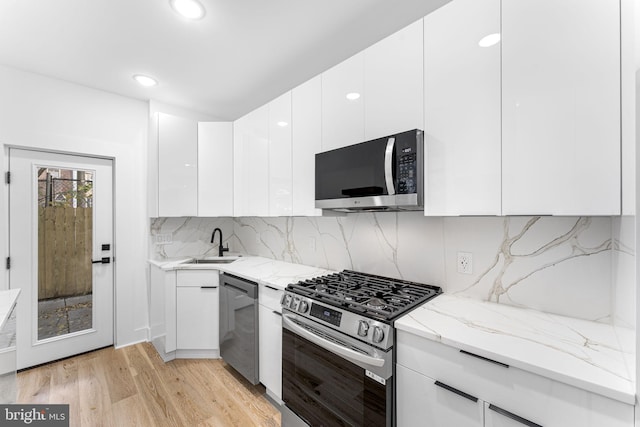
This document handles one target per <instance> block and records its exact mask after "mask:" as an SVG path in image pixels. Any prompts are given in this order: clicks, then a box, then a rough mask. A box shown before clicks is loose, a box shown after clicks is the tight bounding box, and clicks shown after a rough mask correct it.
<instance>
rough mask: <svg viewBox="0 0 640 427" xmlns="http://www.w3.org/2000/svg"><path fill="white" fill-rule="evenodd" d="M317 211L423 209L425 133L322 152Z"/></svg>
mask: <svg viewBox="0 0 640 427" xmlns="http://www.w3.org/2000/svg"><path fill="white" fill-rule="evenodd" d="M315 160H316V165H315V166H316V172H315V177H316V183H315V185H316V208H320V209H331V210H337V211H343V212H361V211H401V210H421V209H423V206H424V205H423V191H424V190H423V180H424V177H423V173H424V171H423V169H424V168H423V164H424V155H423V135H422V131H421V130H419V129H414V130H410V131H407V132H402V133H398V134H395V135H389V136H386V137H384V138H378V139H374V140H371V141H367V142H362V143H360V144H355V145H349V146H346V147H342V148H337V149H335V150H331V151H325V152H322V153H318V154H316V159H315Z"/></svg>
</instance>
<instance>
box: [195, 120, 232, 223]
mask: <svg viewBox="0 0 640 427" xmlns="http://www.w3.org/2000/svg"><path fill="white" fill-rule="evenodd" d="M198 216H233V123H231V122H200V123H198Z"/></svg>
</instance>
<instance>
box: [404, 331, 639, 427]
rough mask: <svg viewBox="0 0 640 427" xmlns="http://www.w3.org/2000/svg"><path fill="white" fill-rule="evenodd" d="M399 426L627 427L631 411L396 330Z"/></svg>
mask: <svg viewBox="0 0 640 427" xmlns="http://www.w3.org/2000/svg"><path fill="white" fill-rule="evenodd" d="M397 343H398V344H397V354H398V359H397V365H396V381H397V382H396V386H397V405H398V406H397V408H398V415H397V420H398V426H415V425H430V426H436V427H437V426H443V427H444V426H485V427H516V426H517V427H522V426H530V427H535V426H545V427H549V426H562V427H601V426H607V427H632V426H633V425H634V407H633V405H629V404H626V403H623V402H620V401H617V400H613V399H610V398H607V397H605V396H602V395H599V394H596V393H592V392H589V391H587V390H583V389H579V388H576V387H573V386H570V385H567V384H565V383H560V382H558V381H554V380H551V379H549V378H546V377H542V376H540V375H536V374H533V373H530V372H527V371H524V370H522V369H518V368H514V367H513V366H507V365H505V364H502V363H497V362H495V361H491V360H488V359H484V358H479V357H477V356H475V355H473V354H471V353H465V352H462V351H460V350H459V349H456V348H453V347H450V346H447V345H444V344H440V343H437V342H434V341H431V340H428V339H425V338H421V337H418V336H416V335H413V334H409V333H406V332H404V331H398V339H397Z"/></svg>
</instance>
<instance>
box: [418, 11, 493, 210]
mask: <svg viewBox="0 0 640 427" xmlns="http://www.w3.org/2000/svg"><path fill="white" fill-rule="evenodd" d="M499 33H500V0H453V1H452V2H450V3H448V4H446V5H444V6H443V7H441V8H440V9H438V10H436V11H435V12H432V13H431V14H429V15H427V16H426V17H425V18H424V61H425V70H424V71H425V72H424V85H425V86H424V88H425V89H424V91H425V95H424V96H425V129H424V146H425V150H424V152H425V198H424V200H425V214H426V215H436V216H441V215H499V214H500V208H501V207H500V200H501V195H500V193H501V185H500V171H501V169H500V168H501V160H500V159H501V141H500V131H501V129H500V114H501V112H500V44H499V43H498V44H494V45H491V46H486V47H482V46H480V45H479V42H480V40H482V39H483V38H485V37H486V36H488V35H490V34H497V35H499Z"/></svg>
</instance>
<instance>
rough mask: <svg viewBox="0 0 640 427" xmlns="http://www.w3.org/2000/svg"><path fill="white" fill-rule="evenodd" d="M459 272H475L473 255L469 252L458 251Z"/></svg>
mask: <svg viewBox="0 0 640 427" xmlns="http://www.w3.org/2000/svg"><path fill="white" fill-rule="evenodd" d="M458 273H462V274H472V273H473V255H472V254H471V253H469V252H458Z"/></svg>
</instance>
